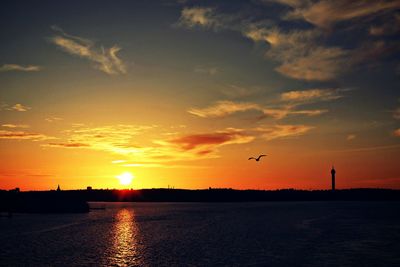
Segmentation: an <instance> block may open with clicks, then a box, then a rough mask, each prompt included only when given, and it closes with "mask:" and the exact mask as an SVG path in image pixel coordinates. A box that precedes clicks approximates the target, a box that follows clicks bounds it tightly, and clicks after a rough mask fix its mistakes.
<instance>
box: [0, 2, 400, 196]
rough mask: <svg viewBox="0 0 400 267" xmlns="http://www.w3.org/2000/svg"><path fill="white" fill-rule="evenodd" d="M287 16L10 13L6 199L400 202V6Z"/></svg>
mask: <svg viewBox="0 0 400 267" xmlns="http://www.w3.org/2000/svg"><path fill="white" fill-rule="evenodd" d="M144 2H145V1H144ZM256 2H257V1H256ZM289 2H290V1H289ZM289 2H288V1H261V2H259V3H258V2H257V3H255V2H254V1H243V2H240V1H238V2H237V3H236V2H235V3H232V2H229V3H228V2H224V1H220V2H218V3H216V4H215V6H212V7H210V6H208V5H207V4H206V3H204V4H199V5H198V6H193V5H191V4H190V3H186V2H185V3H184V2H183V1H182V3H176V4H173V5H172V4H171V5H165V4H163V2H160V3H157V2H152V4H150V3H142V2H140V3H139V2H136V1H127V2H124V3H121V4H120V5H119V6H114V5H112V3H99V4H97V5H96V6H93V5H81V6H79V7H78V6H74V4H73V3H62V4H61V3H57V4H56V3H54V4H53V3H41V4H37V6H35V7H29V6H27V5H21V4H9V7H8V8H7V9H4V10H2V11H0V23H1V25H3V28H4V30H2V31H4V32H3V35H4V36H7V38H5V40H3V41H2V43H1V44H0V46H1V49H0V158H1V164H0V189H12V188H15V187H19V188H21V189H22V190H48V189H55V188H56V187H57V185H58V184H60V186H61V188H62V189H81V188H86V186H92V187H93V188H126V187H128V188H131V187H132V188H159V187H168V186H173V187H175V188H208V187H224V188H226V187H228V188H237V189H280V188H297V189H327V188H330V169H331V167H332V165H334V166H335V168H336V170H337V188H354V187H358V188H359V187H384V188H400V164H399V160H398V159H399V158H400V124H399V120H400V102H399V101H400V95H399V91H398V88H400V83H399V73H400V72H399V70H400V67H399V66H400V64H399V62H398V60H397V59H396V58H398V56H399V49H398V47H399V46H398V40H396V33H398V29H399V25H400V23H399V16H398V14H397V13H396V10H398V8H399V6H398V4H397V3H396V2H394V1H383V3H384V4H382V5H376V4H375V3H374V2H368V1H366V2H362V3H360V4H359V5H358V6H357V8H356V10H354V8H355V7H354V5H351V3H350V2H348V3H347V2H346V1H344V2H343V1H338V2H335V1H322V2H321V3H319V5H318V6H317V4H316V3H314V2H309V3H308V2H307V4H304V5H303V6H298V5H296V3H297V2H296V1H294V2H293V3H291V4H290V3H289ZM339 2H340V3H339ZM338 3H339V4H338ZM325 5H327V6H325ZM321 7H324V8H322V9H321V10H322V11H319V12H316V10H317V9H318V8H321ZM32 8H34V9H32ZM76 10H79V12H76ZM246 10H247V11H252V12H245V11H246ZM318 10H319V9H318ZM355 11H357V12H355ZM22 14H23V15H22ZM337 14H342V15H337ZM259 154H267V155H268V156H267V157H265V158H262V160H261V161H260V162H255V161H253V160H252V161H249V160H248V158H249V157H251V156H256V155H259ZM124 172H130V173H132V174H133V175H134V179H133V182H132V184H131V185H128V186H123V185H121V184H120V183H119V180H118V179H117V178H116V176H118V175H120V174H121V173H124Z"/></svg>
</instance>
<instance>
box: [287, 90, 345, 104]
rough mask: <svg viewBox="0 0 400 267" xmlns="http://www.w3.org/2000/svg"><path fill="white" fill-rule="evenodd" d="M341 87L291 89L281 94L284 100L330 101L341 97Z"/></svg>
mask: <svg viewBox="0 0 400 267" xmlns="http://www.w3.org/2000/svg"><path fill="white" fill-rule="evenodd" d="M339 92H340V89H308V90H296V91H289V92H285V93H282V94H281V99H282V100H284V101H296V102H297V101H302V102H307V101H315V100H322V101H329V100H335V99H338V98H341V97H342V95H340V94H339Z"/></svg>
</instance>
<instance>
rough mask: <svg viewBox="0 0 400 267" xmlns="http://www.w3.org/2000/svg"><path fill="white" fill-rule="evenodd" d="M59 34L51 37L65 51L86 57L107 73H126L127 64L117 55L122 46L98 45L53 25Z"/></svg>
mask: <svg viewBox="0 0 400 267" xmlns="http://www.w3.org/2000/svg"><path fill="white" fill-rule="evenodd" d="M52 29H53V30H55V31H56V32H57V33H58V35H56V36H53V37H51V38H50V40H51V42H52V43H54V44H55V45H57V46H58V47H59V48H61V49H62V50H63V51H65V52H67V53H69V54H71V55H75V56H79V57H82V58H86V59H88V60H90V61H92V62H93V63H94V67H95V68H96V69H98V70H101V71H103V72H105V73H107V74H121V73H122V74H123V73H126V66H125V64H124V63H123V62H122V60H121V59H120V58H119V57H118V56H117V54H118V52H119V51H120V50H121V48H120V47H119V46H117V45H114V46H112V47H111V48H109V49H106V48H104V47H103V46H99V47H96V46H95V43H94V42H92V41H91V40H88V39H84V38H81V37H78V36H73V35H70V34H67V33H65V32H64V31H63V30H62V29H61V28H59V27H57V26H53V27H52Z"/></svg>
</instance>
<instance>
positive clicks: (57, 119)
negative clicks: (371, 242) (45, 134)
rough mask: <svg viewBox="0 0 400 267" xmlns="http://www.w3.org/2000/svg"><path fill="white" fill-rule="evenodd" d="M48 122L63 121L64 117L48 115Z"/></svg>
mask: <svg viewBox="0 0 400 267" xmlns="http://www.w3.org/2000/svg"><path fill="white" fill-rule="evenodd" d="M44 120H45V121H47V122H56V121H62V120H63V119H62V118H60V117H48V118H45V119H44Z"/></svg>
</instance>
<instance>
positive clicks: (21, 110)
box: [7, 104, 31, 112]
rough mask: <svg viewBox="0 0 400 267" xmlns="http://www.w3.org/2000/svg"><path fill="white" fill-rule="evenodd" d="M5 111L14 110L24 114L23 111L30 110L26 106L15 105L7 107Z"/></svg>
mask: <svg viewBox="0 0 400 267" xmlns="http://www.w3.org/2000/svg"><path fill="white" fill-rule="evenodd" d="M7 109H8V110H15V111H20V112H24V111H28V110H30V109H31V108H30V107H28V106H24V105H22V104H15V105H14V106H12V107H8V108H7Z"/></svg>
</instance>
